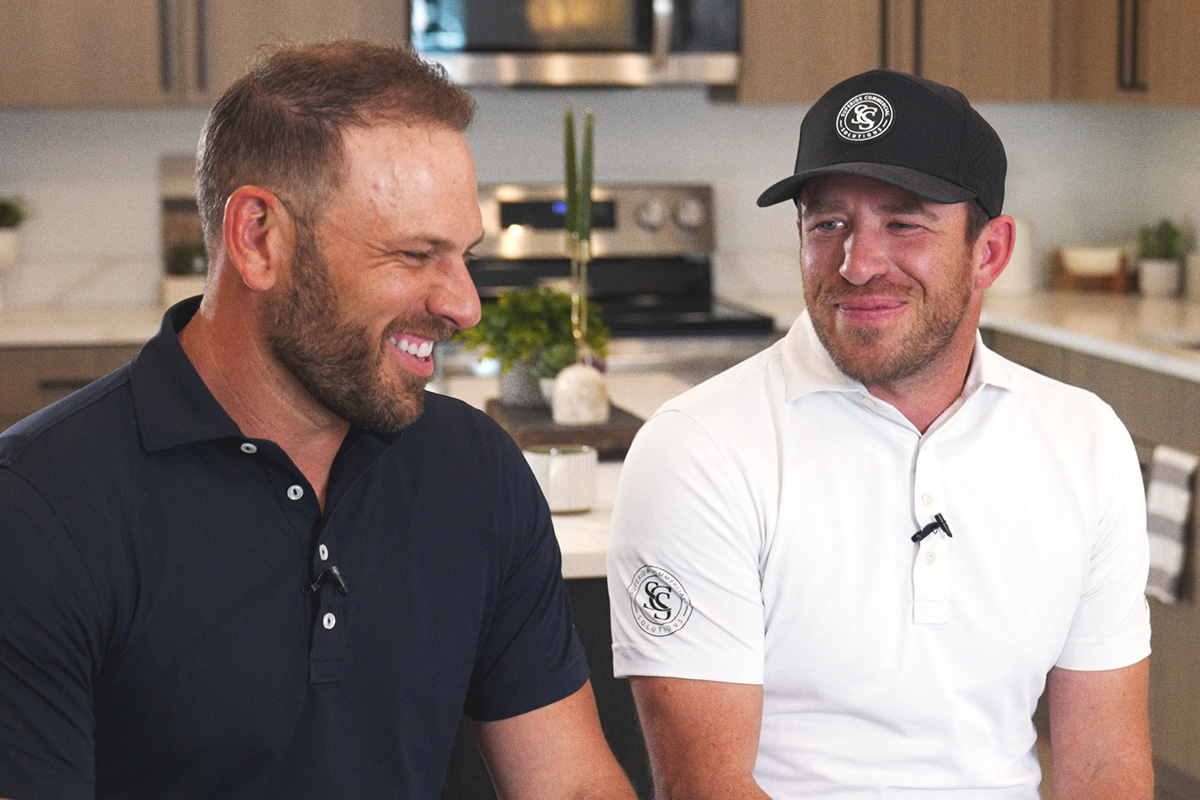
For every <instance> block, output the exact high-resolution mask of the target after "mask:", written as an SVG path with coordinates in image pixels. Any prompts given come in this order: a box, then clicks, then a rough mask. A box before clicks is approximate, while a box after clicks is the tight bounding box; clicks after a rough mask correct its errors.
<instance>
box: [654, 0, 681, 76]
mask: <svg viewBox="0 0 1200 800" xmlns="http://www.w3.org/2000/svg"><path fill="white" fill-rule="evenodd" d="M651 9H652V12H653V14H654V24H653V27H652V28H651V30H650V64H651V66H653V67H654V69H665V68H666V66H667V58H668V57H669V56H670V54H671V34H672V33H673V32H674V31H673V30H672V29H673V28H674V27H675V0H654V3H653V4H652V5H651Z"/></svg>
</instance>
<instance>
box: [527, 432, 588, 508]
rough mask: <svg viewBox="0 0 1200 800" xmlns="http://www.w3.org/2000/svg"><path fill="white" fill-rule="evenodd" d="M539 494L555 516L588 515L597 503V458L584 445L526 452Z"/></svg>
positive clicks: (559, 445) (569, 445) (536, 449)
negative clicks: (543, 496) (540, 493)
mask: <svg viewBox="0 0 1200 800" xmlns="http://www.w3.org/2000/svg"><path fill="white" fill-rule="evenodd" d="M525 460H526V461H528V462H529V467H530V469H532V470H533V474H534V477H536V478H537V482H538V486H540V487H541V488H542V494H544V495H545V496H546V502H547V503H548V504H549V505H550V510H551V511H552V512H554V513H555V514H561V513H572V512H580V511H589V510H591V508H592V506H593V505H595V503H596V465H597V464H598V463H599V461H600V454H599V453H598V452H597V450H596V449H595V448H594V447H588V446H587V445H586V444H557V445H545V446H541V447H530V448H528V449H526V450H525Z"/></svg>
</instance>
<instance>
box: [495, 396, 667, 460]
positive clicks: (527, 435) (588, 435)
mask: <svg viewBox="0 0 1200 800" xmlns="http://www.w3.org/2000/svg"><path fill="white" fill-rule="evenodd" d="M484 410H486V411H487V413H488V415H489V416H490V417H491V418H492V419H494V420H496V422H499V423H500V427H502V428H504V430H506V431H508V435H509V436H511V437H512V438H513V440H514V441H515V442H516V443H517V444H518V445H519V446H520V447H522V448H526V447H533V446H536V445H548V444H586V445H589V446H590V447H594V448H596V449H597V450H598V451H600V459H601V460H603V461H616V460H619V459H621V458H624V457H625V453H627V452H628V451H629V445H630V443H632V442H633V435H634V434H635V433H637V431H638V428H640V427H641V426H642V423H643V422H645V420H643V419H642V418H641V417H639V416H636V415H634V414H631V413H629V412H628V411H626V410H625V409H623V408H618V407H617V406H613V405H610V406H609V414H608V422H606V423H604V424H603V425H556V424H554V420H553V419H551V417H550V409H548V408H520V407H517V406H506V405H502V404H501V403H500V401H499V400H497V399H495V398H492V399H491V400H488V401H487V403H486V405H485V406H484Z"/></svg>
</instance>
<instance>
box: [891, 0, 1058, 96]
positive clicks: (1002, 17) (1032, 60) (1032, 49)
mask: <svg viewBox="0 0 1200 800" xmlns="http://www.w3.org/2000/svg"><path fill="white" fill-rule="evenodd" d="M917 8H918V9H919V10H918V12H917V16H918V18H917V19H916V20H915V22H914V26H913V27H914V28H915V29H916V42H917V44H916V45H915V48H916V57H917V59H918V61H919V63H918V65H917V68H916V69H914V70H913V71H914V72H916V73H917V74H919V75H923V76H925V77H926V78H929V79H930V80H934V81H937V82H938V83H944V84H946V85H948V86H953V87H954V88H956V89H958V90H959V91H961V92H962V93H963V94H965V95H966V96H967V97H968V98H969V99H970V100H971V101H972V102H975V101H985V102H986V101H1037V100H1050V99H1051V98H1052V97H1053V96H1054V59H1053V44H1054V32H1055V25H1054V21H1055V10H1054V4H1053V2H1052V0H969V2H963V0H920V2H918V4H917Z"/></svg>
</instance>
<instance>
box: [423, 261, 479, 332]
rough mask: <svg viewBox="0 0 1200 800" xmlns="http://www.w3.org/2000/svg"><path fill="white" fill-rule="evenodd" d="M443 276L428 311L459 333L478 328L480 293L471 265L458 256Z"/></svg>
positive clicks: (446, 267) (433, 292)
mask: <svg viewBox="0 0 1200 800" xmlns="http://www.w3.org/2000/svg"><path fill="white" fill-rule="evenodd" d="M442 275H443V278H442V280H441V281H440V282H439V283H438V285H437V286H436V287H434V290H433V291H432V292H430V294H429V299H428V301H427V305H426V309H427V310H428V311H429V313H430V314H433V315H435V316H438V317H442V318H443V319H445V320H446V321H447V322H449V323H450V324H451V325H453V326H454V327H455V328H457V329H459V330H465V329H466V328H472V327H474V326H475V323H477V322H479V315H480V313H481V312H480V307H479V292H478V291H476V289H475V282H474V281H472V280H471V273H470V272H468V271H467V262H466V261H464V260H463V259H462V258H458V257H454V258H452V259H449V262H448V263H447V264H446V265H445V267H444V269H443V270H442Z"/></svg>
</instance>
